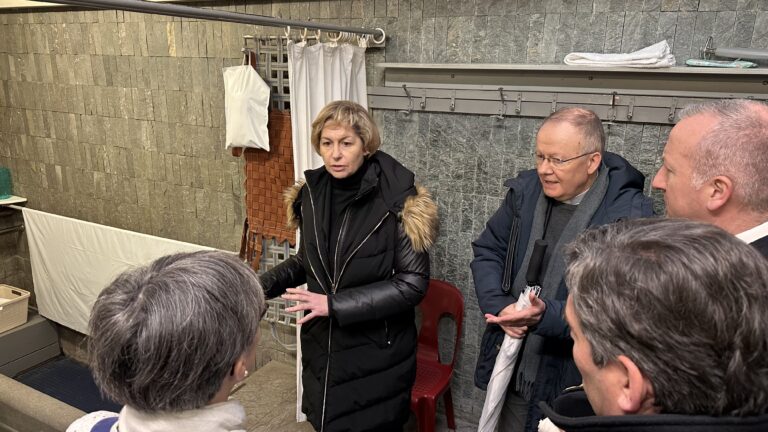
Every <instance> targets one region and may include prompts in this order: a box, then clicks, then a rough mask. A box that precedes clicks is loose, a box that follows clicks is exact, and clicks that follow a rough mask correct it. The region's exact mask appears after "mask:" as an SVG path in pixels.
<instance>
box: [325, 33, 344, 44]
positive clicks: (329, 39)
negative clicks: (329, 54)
mask: <svg viewBox="0 0 768 432" xmlns="http://www.w3.org/2000/svg"><path fill="white" fill-rule="evenodd" d="M336 33H337V35H336V37H335V38H334V37H333V36H331V32H328V41H329V42H328V45H329V46H332V47H335V46H336V45H338V43H339V39H341V32H336Z"/></svg>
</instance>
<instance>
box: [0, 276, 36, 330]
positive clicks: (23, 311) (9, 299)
mask: <svg viewBox="0 0 768 432" xmlns="http://www.w3.org/2000/svg"><path fill="white" fill-rule="evenodd" d="M28 303H29V291H24V290H23V289H19V288H16V287H12V286H10V285H3V284H0V333H2V332H4V331H7V330H10V329H12V328H14V327H18V326H20V325H22V324H24V323H25V322H27V304H28Z"/></svg>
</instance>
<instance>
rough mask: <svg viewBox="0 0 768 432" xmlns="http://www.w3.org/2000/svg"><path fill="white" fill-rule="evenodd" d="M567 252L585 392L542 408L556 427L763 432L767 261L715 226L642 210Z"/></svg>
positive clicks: (767, 377)
mask: <svg viewBox="0 0 768 432" xmlns="http://www.w3.org/2000/svg"><path fill="white" fill-rule="evenodd" d="M567 261H568V263H569V265H568V270H567V276H566V281H567V283H568V288H569V291H570V296H569V298H568V301H567V304H566V319H567V321H568V323H569V324H570V327H571V335H572V337H573V341H574V345H573V358H574V361H575V362H576V366H577V367H578V368H579V371H580V372H581V376H582V378H583V383H584V384H583V388H584V391H573V392H567V393H565V394H564V395H563V396H561V397H560V398H558V399H557V400H555V402H554V403H553V408H554V409H550V408H548V407H543V410H544V412H545V413H546V414H547V416H548V417H549V418H550V420H552V422H553V423H555V425H557V426H558V427H559V428H560V429H562V430H565V431H575V430H578V431H595V430H600V431H604V430H622V431H634V432H644V431H653V432H659V431H661V432H677V431H704V432H714V431H729V432H746V431H766V430H768V415H766V414H768V313H766V311H768V262H766V261H765V259H764V258H763V257H762V256H761V255H760V253H759V252H758V251H757V250H756V249H754V248H753V247H751V246H749V245H748V244H746V243H744V242H743V241H741V240H739V239H738V238H736V237H734V236H733V235H731V234H729V233H728V232H726V231H724V230H722V229H720V228H718V227H716V226H714V225H709V224H704V223H701V222H692V221H684V220H680V219H649V220H634V221H628V222H626V223H619V224H614V225H609V226H604V227H600V228H598V229H595V230H590V231H587V232H585V233H583V234H582V235H581V236H580V237H579V238H578V239H577V240H576V241H574V242H573V243H572V244H571V245H570V246H569V248H568V251H567ZM584 396H586V398H585V397H584ZM587 400H588V402H589V403H588V404H587ZM590 406H591V409H593V410H594V414H596V415H594V414H593V415H587V414H589V411H590Z"/></svg>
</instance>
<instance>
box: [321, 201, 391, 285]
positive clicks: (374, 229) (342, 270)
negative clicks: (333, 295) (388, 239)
mask: <svg viewBox="0 0 768 432" xmlns="http://www.w3.org/2000/svg"><path fill="white" fill-rule="evenodd" d="M387 216H389V212H387V213H385V214H384V217H382V218H381V220H380V221H379V223H377V224H376V226H375V227H373V229H372V230H371V232H369V233H368V235H367V236H365V238H364V239H363V241H361V242H360V244H359V245H357V247H356V248H355V250H353V251H352V253H351V254H349V256H348V257H347V259H346V261H344V265H343V266H342V267H341V271H340V272H339V275H338V277H337V278H336V281H335V283H334V284H333V285H334V287H335V286H338V284H339V282H341V276H342V275H344V270H345V269H346V268H347V264H349V260H350V259H352V257H353V256H355V254H356V253H357V251H358V250H360V248H361V247H363V245H364V244H365V242H367V241H368V239H369V238H371V236H372V235H373V233H375V232H376V230H377V229H379V227H380V226H381V224H382V223H384V220H385V219H386V218H387Z"/></svg>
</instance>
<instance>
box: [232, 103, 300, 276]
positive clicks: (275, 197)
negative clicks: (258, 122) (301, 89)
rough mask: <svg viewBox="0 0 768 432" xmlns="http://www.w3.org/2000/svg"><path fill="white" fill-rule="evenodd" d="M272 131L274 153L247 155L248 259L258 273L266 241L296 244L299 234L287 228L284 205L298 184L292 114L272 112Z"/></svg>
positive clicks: (255, 150)
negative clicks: (289, 190) (287, 192)
mask: <svg viewBox="0 0 768 432" xmlns="http://www.w3.org/2000/svg"><path fill="white" fill-rule="evenodd" d="M268 129H269V147H270V151H264V150H260V149H250V148H249V149H246V150H245V152H244V153H243V156H244V157H245V205H246V215H247V217H248V225H249V227H248V231H249V232H248V238H247V242H248V244H247V246H246V256H247V257H248V260H249V261H250V262H251V265H252V266H253V268H254V269H258V267H259V262H260V260H261V252H262V241H261V240H262V238H274V239H275V240H276V241H277V243H280V242H284V241H287V242H288V243H290V244H291V245H294V244H295V243H296V232H295V231H294V230H293V229H288V228H287V227H286V224H287V220H286V212H285V203H284V202H283V191H284V190H285V189H286V188H288V187H289V186H291V185H292V184H293V182H294V177H293V148H292V144H291V115H290V113H289V112H287V111H277V110H272V111H271V112H270V114H269V125H268Z"/></svg>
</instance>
